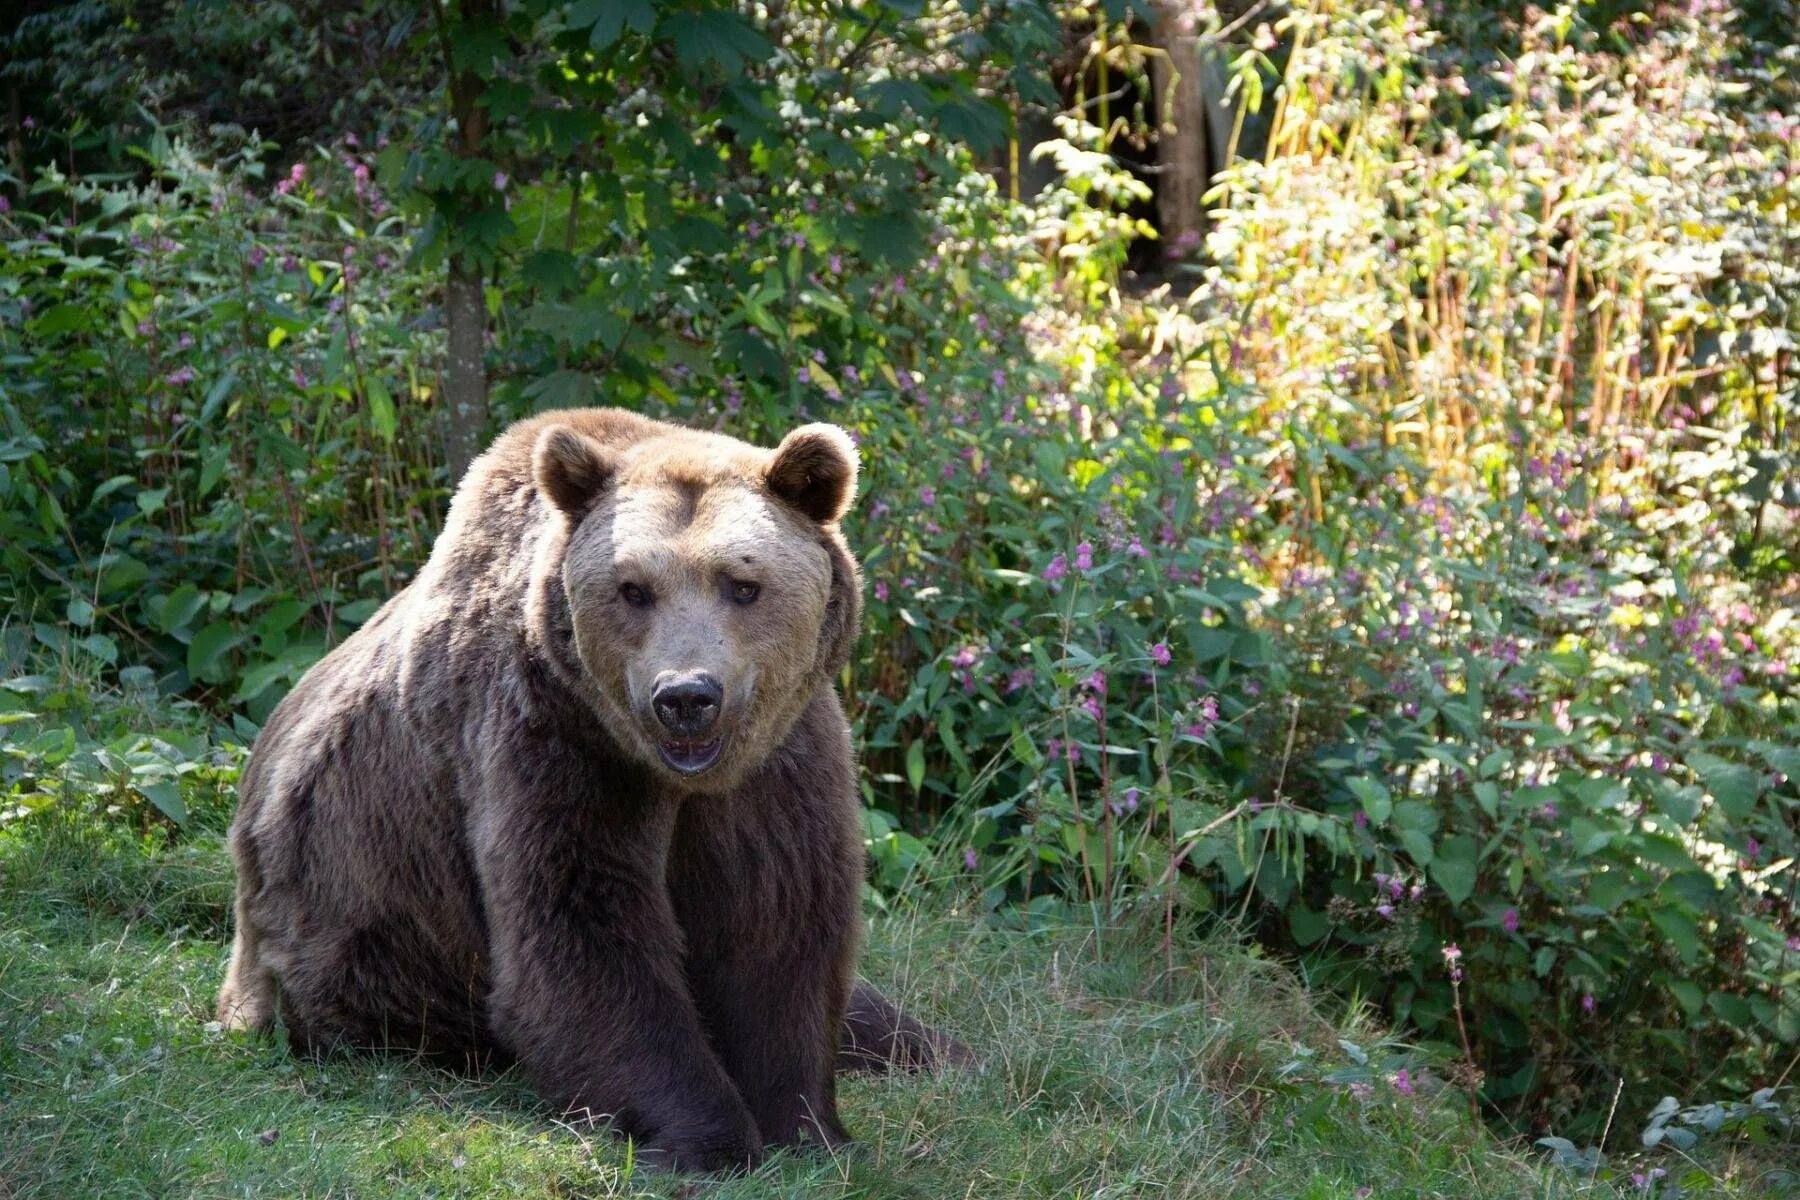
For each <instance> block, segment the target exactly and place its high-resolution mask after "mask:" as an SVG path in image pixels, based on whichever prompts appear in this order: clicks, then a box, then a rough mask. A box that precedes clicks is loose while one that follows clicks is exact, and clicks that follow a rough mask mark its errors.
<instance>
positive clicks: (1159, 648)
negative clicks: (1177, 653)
mask: <svg viewBox="0 0 1800 1200" xmlns="http://www.w3.org/2000/svg"><path fill="white" fill-rule="evenodd" d="M1173 659H1174V656H1173V655H1171V654H1170V653H1169V643H1167V642H1158V643H1156V645H1154V646H1152V647H1150V661H1151V662H1153V663H1155V664H1156V665H1157V666H1159V667H1166V666H1168V665H1169V663H1170V662H1172V661H1173Z"/></svg>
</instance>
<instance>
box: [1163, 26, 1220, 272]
mask: <svg viewBox="0 0 1800 1200" xmlns="http://www.w3.org/2000/svg"><path fill="white" fill-rule="evenodd" d="M1199 24H1200V16H1199V14H1198V13H1197V12H1196V11H1195V6H1194V4H1193V0H1157V4H1156V22H1155V25H1154V27H1153V29H1152V33H1151V36H1152V39H1153V40H1154V42H1155V43H1156V45H1157V47H1158V48H1159V49H1161V50H1162V51H1163V53H1162V54H1159V55H1156V56H1155V57H1154V58H1152V60H1151V62H1152V64H1153V66H1152V72H1153V78H1154V81H1155V84H1156V103H1157V110H1158V112H1159V113H1160V115H1161V120H1160V122H1159V124H1158V128H1157V135H1156V163H1157V181H1156V219H1157V227H1158V230H1159V232H1160V233H1161V234H1162V239H1163V246H1164V252H1165V253H1167V254H1168V255H1169V256H1170V257H1172V258H1173V257H1182V256H1185V255H1188V254H1191V253H1193V251H1194V250H1196V249H1198V247H1199V245H1200V238H1201V235H1202V234H1203V233H1204V227H1205V215H1204V213H1203V212H1202V211H1201V208H1200V197H1201V196H1203V195H1204V194H1205V193H1206V186H1207V183H1208V172H1207V162H1208V159H1209V154H1208V146H1207V143H1208V140H1209V139H1208V136H1207V134H1208V130H1207V112H1206V96H1205V93H1204V91H1203V89H1202V88H1201V86H1200V77H1201V72H1200V37H1199Z"/></svg>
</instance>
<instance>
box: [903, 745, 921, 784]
mask: <svg viewBox="0 0 1800 1200" xmlns="http://www.w3.org/2000/svg"><path fill="white" fill-rule="evenodd" d="M906 781H907V782H908V783H910V784H912V790H913V793H914V794H915V795H916V794H917V793H918V792H919V790H920V789H921V788H923V787H924V786H925V743H924V742H921V741H917V740H914V741H913V742H912V744H911V745H909V746H907V748H906Z"/></svg>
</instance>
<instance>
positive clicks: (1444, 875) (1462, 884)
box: [1430, 834, 1481, 904]
mask: <svg viewBox="0 0 1800 1200" xmlns="http://www.w3.org/2000/svg"><path fill="white" fill-rule="evenodd" d="M1480 849H1481V848H1480V846H1479V845H1478V844H1477V843H1476V841H1475V839H1474V838H1472V837H1469V836H1468V835H1467V834H1458V835H1457V836H1455V837H1447V838H1445V839H1444V840H1443V841H1441V842H1439V843H1438V845H1437V850H1436V853H1435V854H1433V855H1432V859H1431V871H1430V874H1431V881H1432V882H1433V883H1435V884H1437V885H1438V887H1440V888H1442V889H1443V890H1444V896H1445V898H1446V899H1448V900H1449V901H1450V903H1452V904H1461V903H1462V902H1463V901H1464V900H1467V899H1468V898H1469V897H1470V896H1472V895H1474V893H1475V876H1476V856H1477V855H1478V854H1479V852H1480Z"/></svg>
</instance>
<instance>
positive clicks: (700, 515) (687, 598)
mask: <svg viewBox="0 0 1800 1200" xmlns="http://www.w3.org/2000/svg"><path fill="white" fill-rule="evenodd" d="M644 451H646V453H643V454H634V455H633V456H631V458H629V459H627V461H626V462H625V463H624V465H623V466H622V468H621V471H620V473H619V475H618V477H617V479H616V481H615V485H614V487H613V489H612V490H611V491H610V492H609V493H608V494H607V496H606V497H605V498H604V499H602V500H601V501H600V503H599V504H598V505H596V506H595V508H594V510H593V511H592V512H591V513H589V514H588V516H587V517H586V519H585V520H583V521H582V523H581V525H580V527H579V528H578V529H577V530H576V531H575V533H574V535H573V537H572V538H571V540H570V542H569V545H568V550H567V553H566V556H565V558H564V563H563V581H564V586H565V587H566V589H567V591H568V595H569V600H570V606H571V609H572V611H573V612H574V613H575V614H576V619H575V645H576V651H577V653H578V654H579V656H580V658H581V661H582V665H583V666H584V667H585V668H586V670H587V671H588V672H589V674H590V675H591V676H592V677H593V679H594V681H595V682H596V683H597V684H598V689H597V690H598V694H599V695H600V697H602V698H603V704H604V710H603V715H604V718H605V719H606V723H607V725H608V727H609V729H610V730H611V732H612V733H613V735H614V736H615V737H616V738H618V739H619V740H620V741H621V743H622V744H624V745H626V746H628V747H632V748H634V749H635V750H636V751H637V753H638V755H639V756H640V757H642V758H643V759H644V760H645V761H647V762H649V763H651V764H652V765H654V766H657V767H658V768H659V769H663V768H661V766H660V758H659V756H658V754H657V749H656V746H657V741H658V738H659V736H660V735H659V731H658V726H657V721H656V718H655V716H654V715H653V713H652V711H651V706H650V698H651V695H650V694H651V687H652V684H653V682H654V681H655V679H656V678H657V676H658V675H660V674H661V673H662V672H664V671H676V672H687V671H705V672H707V673H709V674H711V675H713V676H714V677H715V678H717V679H718V680H719V682H720V683H721V685H722V686H723V687H724V691H725V703H724V705H723V706H722V709H721V713H720V725H719V728H720V730H721V732H722V733H723V734H724V736H725V738H726V745H725V749H724V754H723V756H722V758H721V759H720V761H719V763H718V764H717V765H716V766H714V767H713V768H712V769H710V770H708V771H706V772H705V773H703V774H702V775H699V776H695V777H691V778H686V777H684V778H680V783H681V785H682V786H683V787H684V788H687V789H692V790H698V791H719V790H724V789H725V788H728V787H729V786H731V785H732V784H733V783H735V782H736V781H737V780H738V779H739V778H741V777H742V775H743V774H744V772H745V771H747V770H749V769H751V768H753V767H755V766H756V765H758V764H760V763H761V762H762V761H763V760H764V759H765V758H766V757H767V755H768V754H769V752H770V751H771V750H772V749H773V748H774V747H775V746H776V745H778V744H780V742H781V740H782V739H783V738H784V737H785V736H786V735H787V732H788V730H789V729H790V728H791V727H792V725H793V723H794V721H795V719H796V718H797V717H798V716H799V714H800V711H801V709H802V708H803V707H804V704H805V700H806V696H807V693H808V689H807V687H806V686H804V685H805V684H806V682H807V680H808V678H809V677H810V675H811V673H812V672H813V670H814V648H815V647H816V646H817V644H818V641H819V635H820V629H821V627H822V625H823V622H824V620H825V612H826V604H827V601H828V600H829V598H830V591H831V563H830V559H829V556H828V555H827V552H826V550H825V549H824V547H823V546H822V545H821V544H820V542H819V539H818V535H817V527H816V526H815V525H810V524H809V522H808V521H807V520H806V518H805V517H804V516H802V515H800V514H798V513H796V512H794V511H792V510H791V509H790V508H789V507H788V506H786V505H782V504H779V503H777V502H775V501H774V500H772V499H771V498H770V497H769V496H768V495H767V494H766V493H765V492H764V491H762V490H761V489H759V488H757V487H754V486H752V485H751V484H750V483H749V482H748V480H749V479H753V478H755V477H756V476H755V475H748V476H747V475H746V474H745V473H744V470H743V467H742V465H741V464H737V463H729V464H727V463H720V464H717V466H718V469H717V470H707V469H705V464H702V465H701V466H700V467H699V468H696V467H695V464H694V463H693V460H692V456H691V451H690V453H689V454H688V455H687V456H686V457H684V459H683V460H682V469H681V470H680V471H678V472H677V471H671V470H669V469H667V464H665V463H663V462H660V461H659V456H658V455H657V454H656V453H655V446H654V444H653V443H652V444H651V445H647V446H646V447H644ZM739 583H753V584H756V585H757V586H758V588H759V589H760V591H759V594H758V595H757V598H756V599H755V600H754V601H753V602H751V603H749V604H738V603H736V602H735V601H734V600H733V599H732V595H731V593H732V589H733V586H734V585H735V584H739ZM626 584H635V585H637V586H638V587H640V588H642V589H643V590H644V591H645V592H647V593H648V594H649V595H650V596H651V598H652V603H651V604H650V605H649V606H648V607H643V608H639V607H634V606H632V605H631V604H628V603H627V602H626V601H625V600H624V599H623V597H622V596H621V595H620V589H621V588H622V587H623V586H624V585H626ZM670 777H671V778H676V776H674V774H673V772H670Z"/></svg>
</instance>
